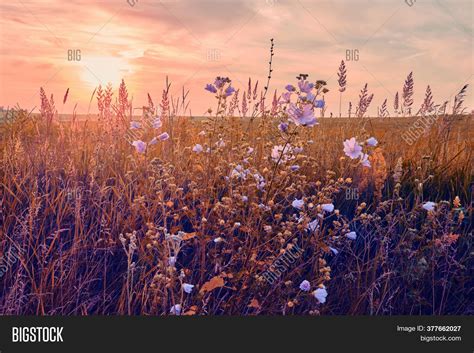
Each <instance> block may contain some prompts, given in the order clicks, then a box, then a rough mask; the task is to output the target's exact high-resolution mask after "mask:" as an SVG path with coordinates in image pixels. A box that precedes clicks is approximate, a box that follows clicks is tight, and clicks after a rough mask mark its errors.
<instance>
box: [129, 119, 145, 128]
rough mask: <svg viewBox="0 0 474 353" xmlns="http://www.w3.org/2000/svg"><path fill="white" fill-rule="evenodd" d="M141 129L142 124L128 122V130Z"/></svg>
mask: <svg viewBox="0 0 474 353" xmlns="http://www.w3.org/2000/svg"><path fill="white" fill-rule="evenodd" d="M141 127H142V124H140V123H139V122H138V121H131V122H130V129H132V130H135V129H140V128H141Z"/></svg>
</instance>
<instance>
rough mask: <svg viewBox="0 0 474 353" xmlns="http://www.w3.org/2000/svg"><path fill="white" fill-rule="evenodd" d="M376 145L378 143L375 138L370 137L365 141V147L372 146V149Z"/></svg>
mask: <svg viewBox="0 0 474 353" xmlns="http://www.w3.org/2000/svg"><path fill="white" fill-rule="evenodd" d="M378 143H379V142H378V141H377V139H376V138H375V137H371V138H369V139H368V140H367V145H369V146H372V147H374V146H377V144H378Z"/></svg>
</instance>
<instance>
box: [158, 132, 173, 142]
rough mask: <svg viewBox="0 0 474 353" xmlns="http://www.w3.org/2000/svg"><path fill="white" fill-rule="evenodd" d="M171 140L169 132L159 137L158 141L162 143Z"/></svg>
mask: <svg viewBox="0 0 474 353" xmlns="http://www.w3.org/2000/svg"><path fill="white" fill-rule="evenodd" d="M169 138H170V135H168V133H167V132H163V133H161V134H159V135H158V140H160V141H166V140H168V139H169Z"/></svg>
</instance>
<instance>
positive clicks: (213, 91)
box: [204, 83, 217, 93]
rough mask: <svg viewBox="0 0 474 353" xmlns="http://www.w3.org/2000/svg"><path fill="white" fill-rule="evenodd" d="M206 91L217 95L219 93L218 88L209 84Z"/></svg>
mask: <svg viewBox="0 0 474 353" xmlns="http://www.w3.org/2000/svg"><path fill="white" fill-rule="evenodd" d="M204 89H205V90H206V91H209V92H211V93H216V92H217V88H216V87H215V86H214V85H211V84H210V83H208V84H207V85H206V87H205V88H204Z"/></svg>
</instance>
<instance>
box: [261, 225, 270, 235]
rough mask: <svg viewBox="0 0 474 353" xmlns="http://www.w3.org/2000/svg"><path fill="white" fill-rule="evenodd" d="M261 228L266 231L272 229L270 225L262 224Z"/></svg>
mask: <svg viewBox="0 0 474 353" xmlns="http://www.w3.org/2000/svg"><path fill="white" fill-rule="evenodd" d="M263 230H264V231H265V232H267V233H270V232H271V231H272V226H269V225H266V226H263Z"/></svg>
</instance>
